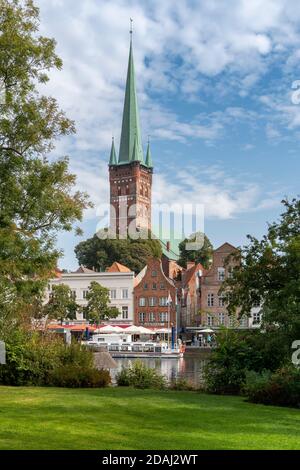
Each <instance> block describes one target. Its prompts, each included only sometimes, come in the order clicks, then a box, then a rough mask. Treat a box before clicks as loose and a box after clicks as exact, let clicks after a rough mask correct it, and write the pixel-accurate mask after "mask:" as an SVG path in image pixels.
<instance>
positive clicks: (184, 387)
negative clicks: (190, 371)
mask: <svg viewBox="0 0 300 470" xmlns="http://www.w3.org/2000/svg"><path fill="white" fill-rule="evenodd" d="M169 388H170V389H171V390H177V391H187V392H191V391H195V390H198V389H199V388H197V387H196V386H195V385H194V384H192V383H191V382H189V381H188V380H187V379H184V378H177V379H175V380H172V381H171V382H170V385H169Z"/></svg>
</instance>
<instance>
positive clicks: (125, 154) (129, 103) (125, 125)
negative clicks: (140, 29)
mask: <svg viewBox="0 0 300 470" xmlns="http://www.w3.org/2000/svg"><path fill="white" fill-rule="evenodd" d="M133 158H134V161H139V162H140V163H144V157H143V149H142V138H141V129H140V118H139V109H138V102H137V95H136V87H135V73H134V62H133V50H132V40H131V41H130V50H129V61H128V71H127V80H126V91H125V102H124V110H123V121H122V133H121V143H120V152H119V161H118V164H119V165H121V164H126V163H131V161H132V160H133Z"/></svg>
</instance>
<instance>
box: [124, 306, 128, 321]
mask: <svg viewBox="0 0 300 470" xmlns="http://www.w3.org/2000/svg"><path fill="white" fill-rule="evenodd" d="M125 313H126V314H125ZM128 318H129V308H128V306H127V305H124V306H123V307H122V320H128Z"/></svg>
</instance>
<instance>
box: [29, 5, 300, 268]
mask: <svg viewBox="0 0 300 470" xmlns="http://www.w3.org/2000/svg"><path fill="white" fill-rule="evenodd" d="M36 3H37V4H38V5H39V6H40V9H41V32H42V34H46V35H48V36H51V37H55V39H56V40H57V51H58V53H59V55H60V56H61V58H62V59H63V61H64V69H63V71H62V72H53V73H51V80H50V82H49V83H48V84H47V85H46V87H45V89H43V90H42V91H43V92H44V93H47V94H51V95H53V96H55V97H56V98H57V99H58V101H59V103H60V105H61V107H62V108H63V109H64V110H65V111H66V112H67V114H68V116H69V117H71V118H73V119H74V120H75V121H76V127H77V134H76V136H75V137H72V138H66V139H63V140H61V141H59V142H57V146H56V150H55V151H54V152H53V155H52V158H57V157H59V156H62V155H69V157H70V166H71V169H72V171H73V172H75V173H76V174H77V175H78V183H77V184H78V188H79V189H82V190H85V191H87V192H88V193H89V194H90V196H91V199H92V200H93V202H94V203H95V207H97V206H98V205H99V204H101V203H106V202H108V196H109V193H108V190H109V186H108V169H107V162H108V157H109V150H110V145H111V137H112V135H115V139H116V143H117V146H118V144H119V140H120V130H121V119H122V108H123V99H124V87H125V78H126V69H127V61H128V47H129V34H128V30H129V18H130V17H132V18H134V58H135V69H136V83H137V89H138V100H139V106H140V115H141V127H142V133H143V143H144V149H145V148H146V141H147V136H148V135H150V136H151V142H152V156H153V160H154V165H155V176H154V196H153V197H154V202H156V203H163V202H168V201H170V200H172V201H174V202H178V203H179V202H180V203H185V202H188V203H191V202H193V203H195V204H199V203H200V204H204V210H205V231H206V233H207V235H208V236H209V238H210V239H211V241H212V242H213V243H214V245H215V246H216V247H217V246H218V245H220V244H221V243H223V242H225V241H228V242H230V243H232V244H234V245H240V244H243V243H245V241H246V235H247V233H251V234H253V235H256V236H261V235H262V234H263V233H264V232H265V230H266V222H267V221H270V222H272V221H273V220H274V219H276V218H277V217H278V215H279V214H280V211H281V207H280V200H281V199H282V198H283V197H284V196H288V197H293V196H296V195H297V194H299V173H300V163H299V141H300V104H294V102H295V100H293V99H292V98H293V93H295V92H294V90H293V89H292V84H293V82H295V81H296V80H300V4H299V2H298V1H297V0H288V1H287V0H251V2H250V1H246V0H227V1H226V2H225V1H224V2H219V1H218V2H217V1H214V0H203V1H201V2H199V1H184V0H182V1H180V2H176V3H178V4H175V2H172V1H171V0H164V1H163V2H159V1H147V2H141V1H127V0H123V1H119V0H113V1H109V2H108V1H103V0H82V1H80V2H74V1H71V0H38V1H37V2H36ZM293 101H294V102H293ZM96 226H97V216H96V209H94V210H89V211H87V212H86V213H85V216H84V221H83V223H82V224H81V227H82V228H83V230H84V233H85V235H84V237H83V238H87V237H89V236H91V235H92V234H93V233H94V232H95V229H96ZM81 239H82V238H77V237H75V236H74V235H73V234H61V235H60V236H59V239H58V245H59V247H60V248H62V249H63V250H64V252H65V256H64V258H63V259H62V260H61V262H60V267H65V268H68V269H73V268H75V267H76V264H77V262H76V259H75V256H74V253H73V249H74V246H75V245H76V244H77V243H78V242H79V241H80V240H81Z"/></svg>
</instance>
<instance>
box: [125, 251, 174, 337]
mask: <svg viewBox="0 0 300 470" xmlns="http://www.w3.org/2000/svg"><path fill="white" fill-rule="evenodd" d="M169 298H170V299H171V304H170V305H168V303H169V302H168V299H169ZM169 315H170V316H169ZM134 324H135V325H137V326H138V325H142V326H145V327H151V326H152V327H156V328H168V327H170V326H171V325H172V324H173V325H174V326H175V325H176V286H175V283H174V282H173V281H172V280H171V279H170V278H168V277H167V276H166V275H165V273H164V271H163V268H162V263H161V261H160V260H159V259H156V258H151V259H149V260H148V263H147V266H146V267H145V268H144V269H143V271H142V272H141V273H140V274H139V275H138V276H137V278H136V281H135V287H134Z"/></svg>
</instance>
